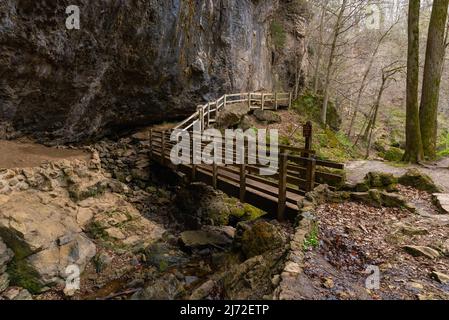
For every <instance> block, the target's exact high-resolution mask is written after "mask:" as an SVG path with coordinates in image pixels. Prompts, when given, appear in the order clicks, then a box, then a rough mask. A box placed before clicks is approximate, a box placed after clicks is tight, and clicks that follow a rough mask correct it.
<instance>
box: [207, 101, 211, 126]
mask: <svg viewBox="0 0 449 320" xmlns="http://www.w3.org/2000/svg"><path fill="white" fill-rule="evenodd" d="M209 126H210V102H208V103H207V127H209Z"/></svg>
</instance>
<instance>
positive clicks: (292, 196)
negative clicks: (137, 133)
mask: <svg viewBox="0 0 449 320" xmlns="http://www.w3.org/2000/svg"><path fill="white" fill-rule="evenodd" d="M184 130H188V128H186V129H184ZM172 131H173V130H166V131H155V130H151V131H150V156H151V158H152V159H153V160H154V161H156V162H159V163H160V164H162V165H164V166H168V167H170V168H172V169H173V170H175V171H177V172H178V173H180V174H182V175H183V176H186V177H188V179H189V180H190V181H192V182H194V181H200V182H204V183H206V184H209V185H211V186H213V187H214V188H216V189H219V190H222V191H223V192H225V193H226V194H228V195H230V196H233V197H236V198H239V199H240V201H242V202H246V203H249V204H251V205H254V206H256V207H258V208H260V209H262V210H264V211H266V212H267V213H271V214H274V213H277V217H278V219H279V220H284V219H285V218H286V217H294V216H296V215H297V213H298V201H299V200H300V199H302V197H303V196H304V195H305V194H306V193H307V192H309V191H312V190H313V189H314V188H315V187H316V186H317V185H318V184H321V183H326V184H328V185H330V186H331V188H332V187H333V188H335V187H337V186H339V185H340V184H341V183H342V182H343V176H342V173H341V171H340V170H343V169H344V165H343V164H340V163H336V162H331V161H323V160H319V159H316V158H315V151H313V150H312V149H311V148H310V146H311V145H312V143H311V142H312V127H311V124H310V123H308V124H306V125H305V127H304V135H305V141H306V143H305V147H304V148H296V147H291V146H284V145H280V146H279V148H278V152H277V154H276V156H277V157H278V161H279V166H278V170H277V171H276V172H274V173H273V175H271V176H262V175H260V174H259V173H260V169H261V168H263V167H264V166H262V165H260V164H249V163H253V162H254V161H249V160H255V159H254V158H253V157H252V156H251V155H249V154H248V150H247V146H246V145H245V155H244V159H245V161H244V163H243V164H231V165H217V164H212V165H205V164H201V165H197V164H193V163H194V161H193V158H194V156H195V154H194V152H195V151H193V148H191V154H190V161H189V162H187V163H186V164H180V165H174V164H173V163H172V161H171V159H170V154H171V150H172V148H173V147H174V146H175V145H176V144H177V142H176V141H170V137H171V134H172ZM193 139H194V137H193V135H190V141H189V143H190V146H192V145H193ZM207 144H210V142H204V143H202V146H203V148H204V146H205V145H207ZM232 145H233V147H232V149H229V147H228V144H226V143H225V142H223V143H222V146H221V149H222V150H223V158H225V155H226V154H228V155H229V154H232V155H233V159H234V160H235V159H236V157H237V144H236V143H232ZM203 148H201V149H202V150H203ZM258 159H260V157H259V158H258ZM234 163H237V161H234Z"/></svg>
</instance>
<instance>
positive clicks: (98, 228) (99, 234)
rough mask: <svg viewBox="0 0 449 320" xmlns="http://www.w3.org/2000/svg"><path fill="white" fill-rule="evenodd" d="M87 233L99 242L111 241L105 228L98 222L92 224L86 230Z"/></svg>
mask: <svg viewBox="0 0 449 320" xmlns="http://www.w3.org/2000/svg"><path fill="white" fill-rule="evenodd" d="M86 232H87V233H88V234H89V235H90V236H91V237H92V238H93V239H98V240H105V241H107V240H109V235H108V233H107V232H106V230H105V227H104V226H102V225H101V223H99V222H98V221H93V222H91V223H90V224H89V225H88V226H87V229H86Z"/></svg>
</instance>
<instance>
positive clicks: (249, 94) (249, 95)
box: [248, 92, 251, 110]
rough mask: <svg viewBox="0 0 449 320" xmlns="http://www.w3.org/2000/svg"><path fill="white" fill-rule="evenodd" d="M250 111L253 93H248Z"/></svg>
mask: <svg viewBox="0 0 449 320" xmlns="http://www.w3.org/2000/svg"><path fill="white" fill-rule="evenodd" d="M248 110H251V92H249V93H248Z"/></svg>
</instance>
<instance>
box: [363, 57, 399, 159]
mask: <svg viewBox="0 0 449 320" xmlns="http://www.w3.org/2000/svg"><path fill="white" fill-rule="evenodd" d="M403 70H404V66H402V65H398V62H397V61H395V62H393V63H392V64H390V65H388V66H386V67H384V68H383V69H382V81H381V84H380V88H379V92H378V94H377V99H376V102H375V103H374V108H373V112H372V117H371V119H370V121H369V124H368V127H367V128H368V131H369V135H368V144H367V147H366V158H368V157H369V154H370V149H371V143H372V139H373V132H374V129H375V127H376V122H377V115H378V113H379V107H380V103H381V101H382V96H383V93H384V92H385V89H386V88H388V85H389V83H390V82H391V81H395V75H396V74H397V73H399V72H402V71H403Z"/></svg>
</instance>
